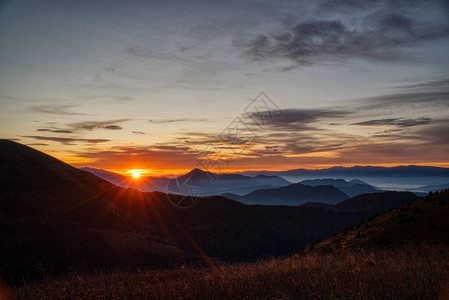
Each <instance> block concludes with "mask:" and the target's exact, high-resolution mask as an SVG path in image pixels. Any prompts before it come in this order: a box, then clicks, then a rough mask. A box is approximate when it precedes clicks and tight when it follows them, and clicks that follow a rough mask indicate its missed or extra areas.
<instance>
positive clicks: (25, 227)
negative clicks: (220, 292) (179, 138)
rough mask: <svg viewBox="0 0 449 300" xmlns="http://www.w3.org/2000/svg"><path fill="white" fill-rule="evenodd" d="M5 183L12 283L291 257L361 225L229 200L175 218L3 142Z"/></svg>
mask: <svg viewBox="0 0 449 300" xmlns="http://www.w3.org/2000/svg"><path fill="white" fill-rule="evenodd" d="M0 180H1V182H2V184H1V186H0V240H1V244H0V257H1V258H2V259H1V261H0V273H1V275H2V277H3V278H4V279H5V280H7V281H8V282H10V283H14V284H18V283H21V282H22V279H24V280H28V279H33V278H40V277H43V276H47V275H51V274H57V273H66V272H72V271H85V272H88V271H91V270H95V269H99V268H101V269H110V268H135V267H138V268H167V267H169V266H175V265H179V264H183V263H186V262H187V263H188V262H193V261H200V262H203V263H210V262H211V261H217V260H221V261H241V260H254V259H257V258H261V257H266V256H277V255H283V254H288V253H294V252H296V251H298V250H299V249H301V248H302V247H304V246H305V245H306V244H309V243H311V242H313V241H315V240H317V239H323V238H326V237H328V236H330V235H332V234H333V233H334V232H337V231H339V230H342V229H344V228H346V227H348V226H350V225H353V224H355V223H357V222H360V221H361V220H363V218H365V216H363V217H362V216H361V215H360V214H356V213H348V212H338V213H336V212H332V211H329V210H326V209H321V208H310V207H309V208H308V207H282V206H279V207H269V206H246V205H243V204H241V203H238V202H235V201H232V200H229V199H226V198H223V197H207V198H202V199H200V201H199V203H198V205H197V206H195V207H193V208H191V209H179V208H176V207H174V206H173V205H172V204H171V203H170V201H169V199H168V197H167V195H166V194H163V193H157V192H155V193H143V192H140V191H137V190H134V189H124V188H120V187H117V186H115V185H113V184H111V183H109V182H107V181H104V180H102V179H100V178H98V177H96V176H94V175H92V174H90V173H87V172H84V171H81V170H79V169H76V168H73V167H71V166H70V165H67V164H65V163H63V162H61V161H59V160H57V159H55V158H53V157H51V156H48V155H46V154H44V153H41V152H39V151H36V150H34V149H32V148H29V147H26V146H24V145H21V144H18V143H15V142H11V141H7V140H0ZM174 197H175V198H174ZM171 199H175V200H176V201H177V199H178V198H176V196H173V195H172V196H171Z"/></svg>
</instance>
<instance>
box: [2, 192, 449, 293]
mask: <svg viewBox="0 0 449 300" xmlns="http://www.w3.org/2000/svg"><path fill="white" fill-rule="evenodd" d="M448 210H449V191H446V192H442V193H438V194H435V195H433V196H429V197H426V198H424V199H420V200H418V201H416V202H414V203H413V204H411V205H409V206H408V207H405V208H403V209H398V210H394V211H391V212H389V213H387V214H385V215H382V216H379V217H377V218H375V219H373V220H371V221H369V222H366V223H364V224H362V225H360V226H359V227H358V228H354V229H352V230H348V231H347V232H346V233H342V234H339V235H337V236H336V237H334V238H331V239H329V240H326V241H324V242H322V243H319V244H316V245H315V246H314V250H310V249H309V250H308V251H306V252H303V253H300V254H296V255H293V256H291V257H287V258H282V259H270V260H264V261H260V262H257V263H252V264H239V265H226V266H218V267H208V268H203V269H191V268H180V269H178V270H174V271H159V272H157V271H151V272H142V271H140V270H139V269H136V270H132V271H128V272H123V271H117V272H109V273H97V274H94V275H70V276H66V277H60V278H57V279H47V280H45V281H43V282H41V283H37V284H26V283H25V285H23V286H22V287H19V288H15V289H13V290H8V291H7V292H4V295H5V294H6V293H7V294H8V297H9V298H11V299H449V243H448V242H449V241H448V223H449V221H448V218H447V217H448Z"/></svg>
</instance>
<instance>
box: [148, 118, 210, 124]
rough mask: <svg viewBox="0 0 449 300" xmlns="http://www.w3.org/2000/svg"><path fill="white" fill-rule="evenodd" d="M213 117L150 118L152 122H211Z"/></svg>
mask: <svg viewBox="0 0 449 300" xmlns="http://www.w3.org/2000/svg"><path fill="white" fill-rule="evenodd" d="M210 121H211V118H178V119H161V120H149V122H150V123H156V124H164V123H180V122H210Z"/></svg>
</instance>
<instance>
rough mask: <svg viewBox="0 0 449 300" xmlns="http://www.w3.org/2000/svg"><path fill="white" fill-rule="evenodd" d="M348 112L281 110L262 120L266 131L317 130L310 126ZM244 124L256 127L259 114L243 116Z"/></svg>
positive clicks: (341, 116)
mask: <svg viewBox="0 0 449 300" xmlns="http://www.w3.org/2000/svg"><path fill="white" fill-rule="evenodd" d="M350 113H351V112H350V111H349V110H348V111H346V110H337V109H294V108H293V109H283V110H280V111H279V116H273V117H268V118H263V119H262V120H263V123H264V124H263V125H264V127H265V126H266V127H268V128H267V129H273V130H274V129H276V130H287V131H290V130H292V131H296V130H319V128H318V127H315V126H313V125H312V124H314V123H316V122H318V121H321V120H325V119H338V118H343V117H345V116H347V115H348V114H350ZM244 118H245V123H247V124H250V125H256V123H257V122H255V121H253V120H257V119H258V118H260V115H259V113H257V112H254V113H247V114H245V115H244Z"/></svg>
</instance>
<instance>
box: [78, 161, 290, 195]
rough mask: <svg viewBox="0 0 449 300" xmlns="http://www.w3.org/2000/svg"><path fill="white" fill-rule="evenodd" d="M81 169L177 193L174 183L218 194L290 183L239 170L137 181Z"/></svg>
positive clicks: (135, 185) (146, 188)
mask: <svg viewBox="0 0 449 300" xmlns="http://www.w3.org/2000/svg"><path fill="white" fill-rule="evenodd" d="M81 170H83V171H87V172H89V173H92V174H94V175H96V176H98V177H100V178H103V179H104V180H107V181H109V182H111V183H114V184H116V185H118V186H121V187H126V188H129V187H132V188H135V189H138V190H141V191H144V192H153V191H159V192H164V193H167V192H168V193H175V192H176V193H180V194H182V190H181V191H179V190H176V187H175V185H176V186H178V185H181V186H182V185H185V184H188V185H192V186H195V187H197V188H198V189H199V190H200V194H201V195H203V196H210V195H220V194H223V193H235V194H246V193H249V192H251V191H254V190H257V189H261V188H270V187H281V186H286V185H288V184H290V182H289V181H287V180H285V179H283V178H281V177H278V176H268V175H257V176H245V175H240V174H221V175H220V174H215V173H211V172H207V171H203V170H200V169H193V170H192V171H190V172H189V173H187V174H185V175H182V176H179V177H174V178H167V177H142V178H140V179H139V180H138V181H136V180H133V179H132V178H131V177H128V176H123V175H120V174H117V173H114V172H109V171H105V170H101V169H94V168H86V167H84V168H81Z"/></svg>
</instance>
